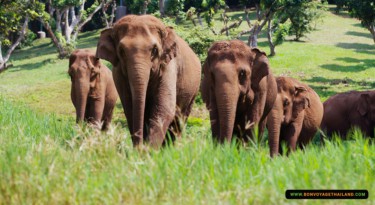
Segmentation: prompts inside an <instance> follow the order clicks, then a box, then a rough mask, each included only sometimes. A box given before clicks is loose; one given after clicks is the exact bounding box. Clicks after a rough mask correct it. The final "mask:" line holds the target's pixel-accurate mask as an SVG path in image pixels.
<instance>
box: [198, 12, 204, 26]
mask: <svg viewBox="0 0 375 205" xmlns="http://www.w3.org/2000/svg"><path fill="white" fill-rule="evenodd" d="M197 17H198V23H199V25H201V26H202V27H203V22H202V16H201V13H200V12H197Z"/></svg>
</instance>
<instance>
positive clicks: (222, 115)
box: [201, 40, 270, 142]
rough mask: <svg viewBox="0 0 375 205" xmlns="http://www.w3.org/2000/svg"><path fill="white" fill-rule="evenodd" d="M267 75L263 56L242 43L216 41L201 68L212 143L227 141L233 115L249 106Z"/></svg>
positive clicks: (233, 123)
mask: <svg viewBox="0 0 375 205" xmlns="http://www.w3.org/2000/svg"><path fill="white" fill-rule="evenodd" d="M269 72H270V68H269V63H268V59H267V57H266V55H265V53H263V52H261V51H260V50H258V49H257V48H253V49H251V48H250V47H248V46H247V45H246V44H244V43H243V42H242V41H239V40H232V41H220V42H216V43H214V44H213V45H212V46H211V48H210V49H209V51H208V56H207V59H206V61H205V63H204V65H203V73H204V77H203V81H202V87H201V90H202V98H203V101H204V102H205V103H206V107H207V108H208V109H209V110H210V118H211V127H212V134H213V137H214V139H216V138H218V140H219V142H223V141H224V140H227V141H230V140H231V138H232V135H233V129H234V126H235V120H236V115H237V114H238V113H242V114H243V113H244V112H247V110H249V107H251V106H252V104H253V102H254V98H255V93H256V92H260V86H259V84H260V81H261V80H262V79H263V77H265V76H266V75H268V74H269Z"/></svg>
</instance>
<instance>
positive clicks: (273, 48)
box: [267, 18, 276, 56]
mask: <svg viewBox="0 0 375 205" xmlns="http://www.w3.org/2000/svg"><path fill="white" fill-rule="evenodd" d="M267 38H268V44H269V46H270V52H271V53H270V56H274V55H276V51H275V44H274V43H273V42H272V20H271V18H270V19H268V28H267Z"/></svg>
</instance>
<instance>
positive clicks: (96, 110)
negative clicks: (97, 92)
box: [88, 96, 104, 129]
mask: <svg viewBox="0 0 375 205" xmlns="http://www.w3.org/2000/svg"><path fill="white" fill-rule="evenodd" d="M88 101H89V104H90V106H89V113H90V116H91V119H89V121H90V123H92V124H94V126H95V127H97V128H100V129H101V128H102V124H101V123H102V121H101V120H102V116H103V110H104V96H103V97H99V98H91V97H89V99H88Z"/></svg>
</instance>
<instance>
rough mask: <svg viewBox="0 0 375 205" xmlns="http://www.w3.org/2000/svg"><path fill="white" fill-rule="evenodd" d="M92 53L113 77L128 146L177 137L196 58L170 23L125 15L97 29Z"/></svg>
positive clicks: (193, 89) (193, 84) (194, 89)
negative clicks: (105, 62) (109, 66)
mask: <svg viewBox="0 0 375 205" xmlns="http://www.w3.org/2000/svg"><path fill="white" fill-rule="evenodd" d="M96 55H97V57H99V58H102V59H105V60H108V61H109V62H111V63H112V65H113V77H114V80H115V85H116V88H117V90H118V92H119V96H120V99H121V103H122V105H123V107H124V113H125V116H126V119H127V123H128V127H129V130H130V133H131V138H132V143H133V146H134V147H136V148H141V146H142V145H143V144H144V141H145V142H148V143H149V145H150V146H151V147H153V148H159V147H161V146H163V145H165V144H166V142H170V141H168V140H166V135H167V134H168V133H169V135H168V136H169V137H170V138H169V139H171V141H174V140H175V139H176V138H180V137H181V132H182V130H183V126H184V124H185V123H186V120H187V118H188V116H189V114H190V112H191V109H192V106H193V103H194V99H195V97H196V95H197V93H198V91H199V85H200V79H201V64H200V60H199V58H198V57H197V56H196V54H195V53H194V52H193V50H192V49H191V48H190V47H189V45H188V44H187V43H186V42H185V41H184V40H183V39H182V38H180V37H179V36H178V35H177V34H176V33H175V31H174V29H173V28H172V27H168V26H165V25H164V24H163V23H162V22H161V21H160V20H159V19H158V18H156V17H153V16H150V15H142V16H137V15H127V16H125V17H123V18H121V19H120V20H119V21H117V22H116V23H115V25H114V26H113V28H108V29H106V30H103V31H102V32H101V34H100V38H99V42H98V45H97V53H96Z"/></svg>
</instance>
